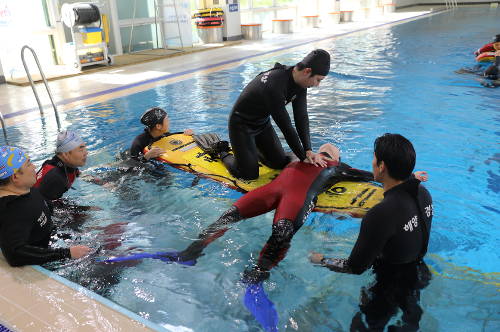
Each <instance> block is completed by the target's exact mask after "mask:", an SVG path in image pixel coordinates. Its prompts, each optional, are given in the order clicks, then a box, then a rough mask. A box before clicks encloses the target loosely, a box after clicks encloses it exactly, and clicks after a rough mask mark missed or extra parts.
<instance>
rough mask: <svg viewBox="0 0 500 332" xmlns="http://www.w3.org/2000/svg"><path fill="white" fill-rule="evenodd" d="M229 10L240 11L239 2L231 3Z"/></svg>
mask: <svg viewBox="0 0 500 332" xmlns="http://www.w3.org/2000/svg"><path fill="white" fill-rule="evenodd" d="M229 11H230V12H237V11H238V4H237V3H235V4H231V5H229Z"/></svg>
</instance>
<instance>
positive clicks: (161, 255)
mask: <svg viewBox="0 0 500 332" xmlns="http://www.w3.org/2000/svg"><path fill="white" fill-rule="evenodd" d="M180 253H181V252H180V251H169V252H157V253H156V254H150V253H147V252H141V253H137V254H132V255H129V256H122V257H114V258H109V259H105V260H104V263H113V262H123V261H130V260H135V259H144V258H153V259H159V260H161V261H164V262H167V263H174V262H175V263H179V264H184V265H189V266H193V265H194V264H195V263H196V261H195V260H190V261H183V260H181V259H179V258H181V257H179V254H180Z"/></svg>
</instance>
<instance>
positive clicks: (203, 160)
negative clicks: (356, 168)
mask: <svg viewBox="0 0 500 332" xmlns="http://www.w3.org/2000/svg"><path fill="white" fill-rule="evenodd" d="M152 146H158V147H159V148H161V149H165V150H166V152H165V153H164V154H162V155H161V156H159V157H158V158H157V159H158V160H159V161H163V162H166V163H169V164H171V165H172V166H175V167H178V168H181V169H183V170H186V171H188V172H195V173H199V174H201V175H203V176H204V177H207V178H210V179H213V180H216V181H219V182H222V183H224V184H226V185H228V186H229V187H232V188H234V189H239V190H241V191H245V192H247V191H251V190H253V189H255V188H258V187H261V186H263V185H266V184H268V183H269V182H271V181H272V180H273V179H275V178H276V177H277V176H278V174H279V173H280V170H275V169H271V168H268V167H266V166H264V165H260V167H259V178H258V179H256V180H250V181H245V180H241V179H237V178H234V177H233V176H231V174H230V173H229V172H228V170H227V169H226V167H225V166H224V164H223V163H222V161H221V160H220V159H219V158H217V157H215V156H211V155H209V154H207V153H205V152H204V151H203V150H202V149H200V148H199V147H198V145H197V144H196V142H195V141H194V140H193V138H192V137H191V136H186V135H182V134H176V135H171V136H168V137H165V138H162V139H160V140H159V141H157V142H155V143H154V144H153V145H152ZM147 151H148V148H147V147H146V148H145V152H147ZM382 199H383V190H382V188H381V187H379V186H377V185H376V184H373V183H370V182H350V181H341V182H338V183H336V184H335V185H334V186H332V187H331V188H330V189H328V190H327V191H326V192H325V193H323V194H321V195H319V196H318V202H317V204H316V207H315V209H314V211H318V212H323V213H333V212H341V213H346V214H349V215H351V216H353V217H362V216H363V215H364V214H365V213H366V211H367V210H368V209H370V208H371V207H372V206H374V205H375V204H378V203H379V202H380V201H381V200H382Z"/></svg>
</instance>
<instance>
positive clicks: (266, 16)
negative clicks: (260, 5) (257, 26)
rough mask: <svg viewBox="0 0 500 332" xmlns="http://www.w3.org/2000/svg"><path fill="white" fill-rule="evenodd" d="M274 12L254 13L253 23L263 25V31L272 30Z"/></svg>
mask: <svg viewBox="0 0 500 332" xmlns="http://www.w3.org/2000/svg"><path fill="white" fill-rule="evenodd" d="M273 18H274V11H265V12H256V13H253V22H254V23H262V30H272V28H273V21H272V20H273Z"/></svg>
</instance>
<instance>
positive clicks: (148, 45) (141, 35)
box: [120, 24, 163, 53]
mask: <svg viewBox="0 0 500 332" xmlns="http://www.w3.org/2000/svg"><path fill="white" fill-rule="evenodd" d="M131 30H132V27H124V28H120V35H121V38H122V47H123V53H128V46H129V44H130V31H131ZM159 47H163V43H162V42H161V31H160V27H159V26H158V42H157V38H156V25H155V24H151V25H141V26H135V27H134V35H133V36H132V47H131V49H130V51H131V52H136V51H144V50H150V49H153V48H159Z"/></svg>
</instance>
